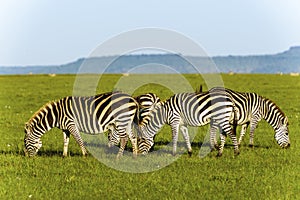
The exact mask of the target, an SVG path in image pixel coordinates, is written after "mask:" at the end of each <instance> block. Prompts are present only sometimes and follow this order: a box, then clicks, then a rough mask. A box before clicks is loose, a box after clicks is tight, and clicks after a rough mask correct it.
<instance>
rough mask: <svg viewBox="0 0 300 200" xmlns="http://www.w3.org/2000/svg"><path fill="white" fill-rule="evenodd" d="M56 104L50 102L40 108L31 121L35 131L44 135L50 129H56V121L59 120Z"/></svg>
mask: <svg viewBox="0 0 300 200" xmlns="http://www.w3.org/2000/svg"><path fill="white" fill-rule="evenodd" d="M58 115H59V112H58V108H57V104H56V103H54V102H52V103H48V104H46V105H45V106H44V107H42V108H41V109H40V110H39V111H38V112H37V113H35V115H34V116H33V117H32V119H31V124H32V125H33V127H35V129H36V130H37V131H38V132H40V133H42V134H44V133H45V132H47V131H49V130H50V129H52V128H54V127H57V126H58V125H57V119H58V118H59V116H58Z"/></svg>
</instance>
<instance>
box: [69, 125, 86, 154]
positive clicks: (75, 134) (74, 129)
mask: <svg viewBox="0 0 300 200" xmlns="http://www.w3.org/2000/svg"><path fill="white" fill-rule="evenodd" d="M68 131H69V132H70V133H71V134H72V136H73V137H74V139H75V140H76V142H77V144H78V145H79V146H80V148H81V151H82V155H83V156H86V155H87V150H86V148H85V147H84V143H83V140H82V138H81V136H80V133H79V130H78V128H77V127H76V126H75V125H71V126H69V127H68Z"/></svg>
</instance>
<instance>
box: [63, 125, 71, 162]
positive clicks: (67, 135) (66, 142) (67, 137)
mask: <svg viewBox="0 0 300 200" xmlns="http://www.w3.org/2000/svg"><path fill="white" fill-rule="evenodd" d="M63 135H64V151H63V157H66V156H68V146H69V141H70V132H69V131H67V130H64V131H63Z"/></svg>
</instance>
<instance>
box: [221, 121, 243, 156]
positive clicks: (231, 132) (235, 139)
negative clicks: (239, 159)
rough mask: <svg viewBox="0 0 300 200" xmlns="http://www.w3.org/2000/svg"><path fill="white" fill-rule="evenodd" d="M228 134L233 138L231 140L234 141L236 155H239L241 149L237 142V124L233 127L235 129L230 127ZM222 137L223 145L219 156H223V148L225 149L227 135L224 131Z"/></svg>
mask: <svg viewBox="0 0 300 200" xmlns="http://www.w3.org/2000/svg"><path fill="white" fill-rule="evenodd" d="M228 135H229V136H230V138H231V141H232V143H233V146H234V155H239V154H240V150H239V146H238V144H237V138H236V126H234V127H233V129H231V128H230V129H229V131H228ZM220 137H221V145H220V149H219V152H218V155H217V156H222V154H223V149H224V145H225V139H226V135H224V134H223V132H222V133H221V134H220Z"/></svg>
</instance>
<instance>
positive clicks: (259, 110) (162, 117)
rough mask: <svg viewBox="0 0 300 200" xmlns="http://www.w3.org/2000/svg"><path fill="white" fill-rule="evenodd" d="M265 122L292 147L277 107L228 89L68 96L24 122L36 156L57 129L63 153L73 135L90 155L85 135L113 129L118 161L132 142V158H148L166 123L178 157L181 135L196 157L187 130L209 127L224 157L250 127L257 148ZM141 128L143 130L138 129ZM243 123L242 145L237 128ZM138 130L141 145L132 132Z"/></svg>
mask: <svg viewBox="0 0 300 200" xmlns="http://www.w3.org/2000/svg"><path fill="white" fill-rule="evenodd" d="M261 119H265V120H266V121H267V122H268V123H269V124H270V125H271V126H272V127H273V128H274V130H275V139H276V141H277V143H278V144H279V145H280V146H281V147H288V146H290V141H289V134H288V119H287V117H286V116H285V115H284V113H283V112H282V111H281V110H280V109H279V107H278V106H276V104H275V103H274V102H273V101H271V100H269V99H267V98H264V97H261V96H259V95H258V94H255V93H239V92H234V91H232V90H229V89H224V88H218V87H216V88H212V89H211V90H209V91H208V92H196V93H178V94H175V95H173V96H172V97H170V98H169V99H168V100H166V101H160V99H159V97H158V96H157V95H155V94H153V93H147V94H144V95H140V96H138V97H136V98H133V97H131V96H130V95H128V94H124V93H121V92H110V93H104V94H99V95H96V96H90V97H72V96H71V97H65V98H63V99H60V100H58V101H53V102H50V103H47V104H46V105H44V106H43V107H42V108H40V109H39V110H38V111H37V112H36V113H35V114H34V115H33V116H32V118H31V119H30V120H29V121H28V122H27V123H26V124H25V137H24V143H25V153H26V154H28V155H29V156H34V155H35V154H36V153H37V151H38V150H39V149H40V148H41V146H42V142H41V136H42V135H43V134H44V133H45V132H47V131H49V130H50V129H52V128H54V127H57V128H59V129H61V130H63V134H64V151H63V155H64V156H66V155H67V151H68V144H69V137H70V135H72V136H73V137H74V138H75V140H76V142H77V143H78V144H79V145H80V147H81V150H82V153H83V155H85V154H86V153H87V150H86V149H85V147H84V143H83V140H82V138H81V137H80V132H83V133H87V134H97V133H102V132H105V131H110V133H109V134H108V136H109V146H112V145H116V144H118V143H119V142H120V143H121V144H120V149H119V152H118V157H119V156H121V155H122V154H123V151H124V149H125V146H126V143H127V141H128V138H129V139H130V140H131V143H132V148H133V154H134V155H137V152H138V150H139V151H140V152H141V153H143V154H146V153H147V152H148V151H149V149H150V148H151V146H153V144H154V136H155V135H156V134H157V132H158V131H159V130H160V128H161V127H162V126H163V125H164V124H168V125H170V126H171V128H172V140H173V154H176V149H177V140H178V133H179V131H181V132H182V134H183V137H184V139H185V141H186V145H187V148H188V152H189V154H191V153H192V148H191V143H190V138H189V133H188V128H187V126H196V127H197V126H203V125H206V124H210V126H211V127H210V133H211V135H210V136H211V139H210V142H211V145H212V146H215V147H218V150H219V151H218V155H219V156H221V155H222V153H223V149H224V144H225V138H226V136H227V135H229V136H230V138H231V140H232V143H233V146H234V152H235V154H239V148H238V144H240V142H241V141H242V138H243V136H244V134H245V131H246V128H247V126H248V125H250V145H253V137H254V130H255V128H256V126H257V123H258V122H259V121H260V120H261ZM135 123H136V125H137V124H138V126H135V125H134V124H135ZM237 125H243V128H242V133H241V136H240V138H239V141H237V138H236V133H235V130H236V126H237ZM133 128H137V131H138V134H139V142H138V145H137V138H136V137H135V135H134V133H133ZM217 130H220V132H221V145H220V146H218V144H217V142H216V137H215V136H216V131H217Z"/></svg>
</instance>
